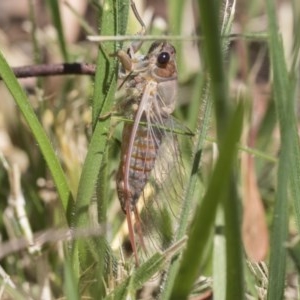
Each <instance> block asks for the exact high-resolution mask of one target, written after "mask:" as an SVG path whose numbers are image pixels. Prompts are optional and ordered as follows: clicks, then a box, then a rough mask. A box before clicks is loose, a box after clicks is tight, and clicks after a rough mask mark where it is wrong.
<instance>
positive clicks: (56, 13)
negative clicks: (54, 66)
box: [47, 0, 69, 62]
mask: <svg viewBox="0 0 300 300" xmlns="http://www.w3.org/2000/svg"><path fill="white" fill-rule="evenodd" d="M47 2H48V5H49V7H50V11H51V15H52V20H53V24H54V27H55V29H56V32H57V36H58V42H59V47H60V51H61V54H62V57H63V58H64V60H65V61H66V62H68V61H69V56H68V52H67V45H66V40H65V36H64V30H63V27H62V23H61V14H60V9H59V4H58V1H57V0H47Z"/></svg>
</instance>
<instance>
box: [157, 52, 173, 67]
mask: <svg viewBox="0 0 300 300" xmlns="http://www.w3.org/2000/svg"><path fill="white" fill-rule="evenodd" d="M169 61H170V54H169V53H168V52H162V53H160V54H159V55H158V57H157V62H158V63H159V64H160V65H165V64H167V63H168V62H169Z"/></svg>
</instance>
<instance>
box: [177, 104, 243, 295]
mask: <svg viewBox="0 0 300 300" xmlns="http://www.w3.org/2000/svg"><path fill="white" fill-rule="evenodd" d="M242 119H243V107H242V105H241V104H240V105H239V106H238V108H237V110H236V112H235V114H234V115H233V118H232V119H231V121H230V123H229V126H228V131H227V132H226V135H225V137H224V140H223V143H222V145H221V148H220V150H222V151H220V156H219V159H218V161H217V163H216V166H215V169H214V172H213V174H212V178H211V181H210V184H209V186H208V189H207V192H206V194H205V196H204V198H203V201H202V203H201V205H200V206H199V207H198V209H197V211H196V213H195V216H194V218H193V222H192V225H191V230H190V234H189V239H188V243H187V248H186V250H185V252H184V253H183V257H182V262H181V266H180V269H179V272H178V274H177V277H176V279H175V284H174V289H173V291H172V295H171V299H186V298H187V296H188V294H189V292H190V290H191V287H192V285H193V283H194V281H195V279H196V277H197V274H198V272H199V270H200V269H201V263H203V257H204V252H205V248H206V242H207V240H208V237H209V235H210V233H211V230H212V228H213V224H214V221H215V215H216V210H217V206H218V204H219V203H220V202H221V201H222V200H224V196H225V197H226V196H227V197H229V196H230V194H229V193H228V192H229V179H230V174H231V171H232V165H233V162H234V161H235V158H236V143H237V142H238V140H239V137H240V134H241V128H242ZM235 299H237V298H235Z"/></svg>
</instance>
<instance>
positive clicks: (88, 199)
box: [73, 0, 128, 295]
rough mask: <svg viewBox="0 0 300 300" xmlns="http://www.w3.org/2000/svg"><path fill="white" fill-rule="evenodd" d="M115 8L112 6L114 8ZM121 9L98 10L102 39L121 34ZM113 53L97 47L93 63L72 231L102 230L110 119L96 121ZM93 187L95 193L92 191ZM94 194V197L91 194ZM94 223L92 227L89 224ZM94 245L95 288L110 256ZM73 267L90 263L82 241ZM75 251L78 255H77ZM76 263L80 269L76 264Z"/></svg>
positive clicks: (110, 86)
mask: <svg viewBox="0 0 300 300" xmlns="http://www.w3.org/2000/svg"><path fill="white" fill-rule="evenodd" d="M115 5H116V6H115ZM121 8H122V9H123V12H122V13H123V14H124V13H125V14H124V15H123V18H127V13H126V12H127V11H128V3H127V10H126V3H125V2H124V0H120V1H117V3H115V1H106V2H105V5H104V6H103V8H102V10H99V20H100V24H101V25H100V28H101V34H102V35H117V33H118V32H119V31H120V32H121V33H123V32H124V31H125V28H124V27H122V28H119V27H118V26H119V24H121V26H124V24H125V23H126V22H125V21H121V16H120V15H119V14H120V9H121ZM115 51H116V45H115V43H110V44H105V49H104V48H102V47H100V48H99V53H98V59H97V72H96V76H95V89H94V97H93V102H92V107H93V128H94V131H93V135H92V138H91V141H90V144H89V148H88V152H87V156H86V159H85V162H84V166H83V169H82V174H81V178H80V182H79V188H78V195H77V199H76V207H75V218H74V220H73V222H74V225H75V227H77V228H79V227H87V226H98V223H100V224H101V225H102V226H105V220H106V206H107V204H106V201H107V195H106V190H107V189H106V187H107V182H106V181H107V176H106V174H105V172H106V168H105V166H106V163H107V162H106V161H105V159H106V150H107V141H108V135H109V128H110V119H109V118H106V119H104V120H101V122H100V121H99V116H101V115H102V116H103V115H105V114H107V113H109V112H110V111H111V106H112V103H113V102H114V97H115V89H116V63H115V62H112V61H111V60H108V56H107V54H109V53H114V52H115ZM96 187H97V189H96ZM96 191H97V194H95V192H96ZM94 195H96V198H97V199H99V201H101V202H99V203H97V204H96V206H97V207H98V216H97V220H94V221H95V223H96V224H95V223H94V222H93V221H91V216H90V214H89V207H90V205H92V204H93V202H95V201H94V199H93V197H94ZM93 223H94V224H93ZM95 244H97V245H98V246H97V250H96V251H93V249H91V251H92V253H98V255H99V258H98V259H97V261H98V262H99V264H98V270H97V274H98V276H99V278H98V279H99V280H100V283H99V284H98V288H99V289H101V288H100V286H102V282H101V278H102V271H103V270H104V262H105V259H106V255H108V254H109V253H108V252H110V250H109V247H108V245H107V242H106V241H105V239H104V237H102V238H100V240H99V243H89V245H90V246H91V245H95ZM73 251H74V259H75V260H74V263H75V266H76V268H77V271H76V272H77V274H78V275H79V270H80V269H81V270H86V269H87V268H88V267H89V266H90V265H91V264H92V263H93V258H94V256H93V255H90V253H89V251H88V249H87V247H86V244H85V241H78V242H76V243H75V245H74V248H73ZM77 251H78V253H77ZM78 258H79V259H80V266H79V261H78ZM100 294H102V291H101V290H98V295H100Z"/></svg>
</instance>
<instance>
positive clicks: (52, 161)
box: [0, 52, 73, 224]
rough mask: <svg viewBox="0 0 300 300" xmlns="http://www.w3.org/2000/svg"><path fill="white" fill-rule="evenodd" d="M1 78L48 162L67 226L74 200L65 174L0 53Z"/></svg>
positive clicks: (61, 213) (62, 215) (63, 219)
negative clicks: (68, 214) (68, 213)
mask: <svg viewBox="0 0 300 300" xmlns="http://www.w3.org/2000/svg"><path fill="white" fill-rule="evenodd" d="M0 76H1V77H2V79H3V81H4V83H5V85H6V86H7V88H8V90H9V91H10V93H11V94H12V96H13V98H14V99H15V101H16V104H17V105H18V107H19V109H20V111H21V112H22V114H23V116H24V118H25V120H26V122H27V124H28V126H29V128H30V130H31V131H32V134H33V136H34V138H35V140H36V142H37V144H38V146H39V147H40V149H41V152H42V154H43V156H44V158H45V160H46V162H47V165H48V167H49V170H50V172H51V174H52V177H53V180H54V182H55V185H56V188H57V192H58V194H59V197H60V200H61V202H60V203H61V210H60V215H61V218H62V221H63V222H64V223H65V224H68V222H69V221H70V220H69V219H68V220H67V218H68V217H67V218H66V214H67V211H68V207H70V206H72V205H73V198H72V195H71V191H70V188H69V186H68V183H67V180H66V177H65V174H64V172H63V170H62V167H61V165H60V162H59V160H58V158H57V156H56V154H55V152H54V150H53V148H52V145H51V142H50V140H49V138H48V137H47V135H46V133H45V131H44V130H43V128H42V125H41V123H40V122H39V120H38V119H37V117H36V115H35V113H34V111H33V109H32V107H31V105H30V103H29V100H28V98H27V97H26V95H25V92H24V91H23V89H22V87H21V86H20V84H19V83H18V81H17V79H16V77H15V76H14V74H13V72H12V70H11V68H10V67H9V65H8V64H7V62H6V60H5V58H4V57H3V55H2V53H1V52H0Z"/></svg>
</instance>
